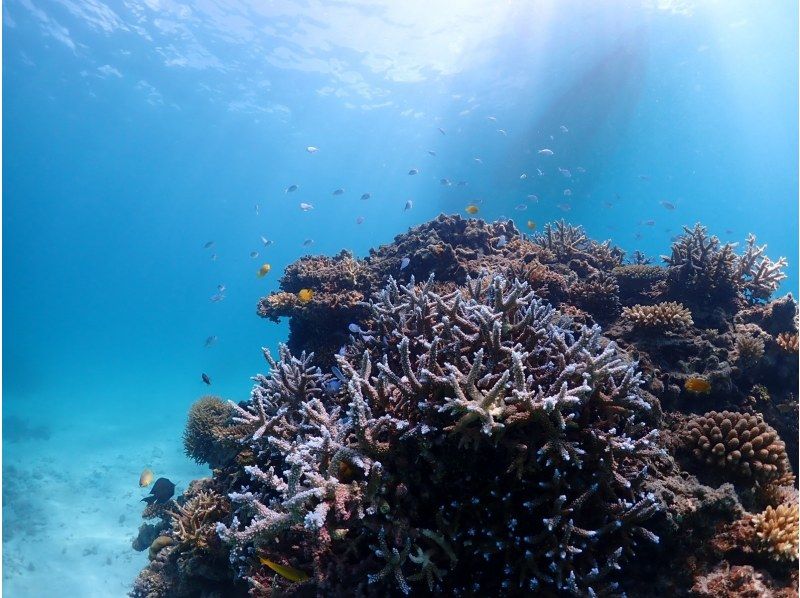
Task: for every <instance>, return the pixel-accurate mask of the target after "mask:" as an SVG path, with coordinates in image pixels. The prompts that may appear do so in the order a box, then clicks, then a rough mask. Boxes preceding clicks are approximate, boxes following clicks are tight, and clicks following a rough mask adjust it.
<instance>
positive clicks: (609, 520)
mask: <svg viewBox="0 0 800 598" xmlns="http://www.w3.org/2000/svg"><path fill="white" fill-rule="evenodd" d="M764 251H765V248H764V247H762V246H757V245H756V243H755V238H754V237H752V236H750V237H749V238H748V239H747V242H746V244H745V245H744V248H743V252H742V253H737V251H736V247H735V246H734V245H731V244H724V245H723V244H721V243H720V241H719V240H718V239H717V238H716V237H714V236H709V235H708V233H707V231H706V229H705V228H704V227H702V226H700V225H696V226H695V227H694V228H687V229H685V234H684V235H682V236H681V237H679V238H678V239H677V241H676V242H675V244H674V245H673V247H672V250H671V254H670V255H669V256H665V257H664V258H663V260H662V261H663V263H664V266H658V265H654V264H653V263H651V261H650V260H649V259H648V258H647V257H645V256H643V255H642V254H640V253H635V254H634V255H633V256H632V257H631V259H629V260H626V259H625V254H624V252H623V251H622V250H621V249H619V248H618V247H615V246H614V245H612V244H611V243H610V242H609V241H606V242H604V243H598V242H596V241H593V240H591V239H589V238H588V237H587V236H586V234H585V233H584V232H583V230H582V229H581V228H580V227H573V226H570V225H569V224H567V223H565V222H563V221H562V222H558V223H555V224H553V225H548V226H546V227H545V228H544V230H543V232H542V233H541V234H540V235H537V236H535V237H532V238H531V237H527V236H524V235H522V234H520V233H519V232H518V231H517V229H516V228H515V227H514V225H513V224H512V223H511V222H508V221H504V222H497V223H493V224H487V223H485V222H482V221H480V220H464V219H462V218H460V217H458V216H454V217H449V216H440V217H439V218H437V219H436V220H434V221H431V222H428V223H426V224H423V225H422V226H419V227H417V228H415V229H412V230H410V231H409V232H408V233H406V234H403V235H400V236H398V237H397V238H396V239H395V240H394V242H393V243H391V244H389V245H386V246H383V247H380V248H378V249H376V250H373V251H372V252H371V253H370V255H369V256H368V257H366V258H365V259H357V258H355V257H353V256H352V255H350V254H348V253H346V252H343V253H341V254H340V255H337V256H335V257H332V258H329V257H322V256H308V257H304V258H301V259H300V260H298V261H297V262H295V263H294V264H292V265H290V266H289V267H288V268H287V269H286V272H285V273H284V275H283V278H282V279H281V282H280V286H281V290H280V291H279V292H275V293H272V294H270V295H269V296H267V297H265V298H263V299H262V300H261V301H260V302H259V305H258V313H259V315H261V316H262V317H264V318H267V319H270V320H277V319H279V318H282V317H287V318H289V320H290V335H289V339H288V344H287V345H281V347H280V349H279V352H278V354H277V355H272V354H271V353H270V352H269V351H267V350H264V355H265V357H266V360H267V363H268V365H269V371H268V373H267V374H264V375H258V376H256V377H255V378H254V380H255V387H254V388H253V391H252V394H251V396H250V399H249V400H247V401H242V402H239V403H235V402H225V401H223V400H221V399H219V398H216V397H204V398H202V399H200V400H199V401H198V402H197V403H196V404H195V405H194V406H193V407H192V409H191V411H190V413H189V421H188V424H187V427H186V431H185V434H184V445H185V447H186V451H187V454H188V455H189V456H190V457H192V458H194V459H195V460H197V461H199V462H203V463H207V464H209V465H210V466H211V467H212V475H211V477H209V478H205V479H201V480H196V481H195V482H193V483H192V484H190V486H189V488H188V489H187V490H186V492H185V493H184V494H183V495H182V496H180V497H178V498H177V499H175V500H170V501H169V502H168V503H167V504H154V505H150V506H148V507H147V508H146V509H145V513H144V516H145V518H146V519H148V520H149V522H147V523H144V524H143V525H142V528H141V529H140V534H139V537H138V538H137V539H136V540H135V542H134V547H135V548H136V549H138V550H145V549H147V550H149V557H150V562H149V565H148V566H147V567H146V568H145V569H144V570H143V571H142V572H141V573H140V575H139V577H138V578H137V579H136V582H135V584H134V588H133V590H132V592H131V595H132V596H136V597H145V596H147V597H160V596H198V595H205V596H248V595H250V596H402V595H443V596H523V595H542V596H622V595H627V596H653V595H670V594H674V595H678V596H681V595H695V596H708V597H711V596H714V597H717V596H787V597H788V596H796V595H797V593H796V587H797V573H796V566H797V556H798V554H797V553H798V541H797V536H798V498H797V497H798V493H797V488H796V481H795V477H794V475H793V471H794V470H796V468H797V465H798V464H797V459H796V455H797V396H796V395H795V394H794V393H795V392H796V384H797V376H798V355H797V345H798V343H797V304H796V303H795V301H794V299H793V298H792V297H791V295H787V296H786V297H784V298H781V299H777V300H774V301H771V302H770V298H771V295H772V294H773V292H774V291H775V290H776V289H777V287H778V284H779V282H780V281H781V279H782V278H783V277H784V275H783V274H782V272H781V269H782V268H783V267H784V266H785V265H786V261H785V260H784V259H783V258H781V259H779V260H777V261H775V262H773V261H771V260H770V259H769V258H768V257H766V256H765V255H764ZM301 291H303V292H304V294H303V295H301V296H299V295H298V293H300V292H301ZM633 565H635V566H633Z"/></svg>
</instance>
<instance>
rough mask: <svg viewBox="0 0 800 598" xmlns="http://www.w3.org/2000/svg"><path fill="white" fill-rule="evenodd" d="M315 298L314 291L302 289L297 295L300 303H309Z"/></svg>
mask: <svg viewBox="0 0 800 598" xmlns="http://www.w3.org/2000/svg"><path fill="white" fill-rule="evenodd" d="M313 298H314V291H312V290H311V289H300V291H299V292H298V293H297V299H298V300H299V301H300V303H308V302H309V301H311V300H312V299H313Z"/></svg>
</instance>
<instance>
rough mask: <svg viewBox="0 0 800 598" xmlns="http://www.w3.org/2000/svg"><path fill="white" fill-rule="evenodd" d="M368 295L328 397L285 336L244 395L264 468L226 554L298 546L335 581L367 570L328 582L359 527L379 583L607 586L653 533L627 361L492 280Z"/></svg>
mask: <svg viewBox="0 0 800 598" xmlns="http://www.w3.org/2000/svg"><path fill="white" fill-rule="evenodd" d="M369 308H370V312H371V319H370V320H371V322H372V323H373V324H372V326H371V328H370V330H369V331H365V333H364V334H363V335H359V337H358V338H356V339H354V342H353V344H351V345H350V346H349V348H348V349H347V351H346V353H345V355H344V356H342V357H340V358H339V366H340V368H341V370H342V372H343V376H344V377H345V379H346V380H347V384H346V386H342V387H341V388H339V389H337V390H336V391H335V392H333V393H331V392H328V391H327V390H326V381H327V379H326V376H323V375H322V374H321V373H320V372H319V371H318V370H314V369H313V368H312V367H311V366H310V361H309V360H310V357H302V358H300V359H297V358H294V357H292V356H291V355H290V354H289V352H288V350H286V349H282V350H281V358H280V360H279V361H277V362H276V361H274V360H273V361H272V362H271V366H272V373H271V375H270V376H269V377H260V378H259V385H258V386H257V387H256V390H255V391H254V394H253V399H252V405H251V406H250V407H249V408H247V409H243V408H241V407H240V408H238V411H239V415H238V417H240V418H241V419H243V420H247V421H252V422H253V424H254V425H256V424H257V425H258V426H259V427H258V430H257V431H256V433H255V434H254V436H253V441H254V442H255V443H257V445H258V447H259V455H260V456H259V464H258V465H255V466H251V467H246V468H245V471H246V472H247V473H248V474H249V476H250V479H251V482H250V484H248V487H247V489H246V490H245V491H242V492H234V493H231V495H230V498H231V500H232V502H233V503H234V504H235V505H238V507H237V510H236V516H235V518H234V519H233V522H232V523H231V525H230V526H225V525H220V526H219V527H218V531H219V533H220V535H221V536H222V537H223V538H224V539H225V540H226V541H228V542H229V543H231V545H232V546H233V547H234V549H235V550H237V551H240V550H242V549H243V548H244V547H246V546H247V545H250V544H252V545H255V546H256V547H259V546H263V547H274V546H275V543H276V542H277V543H279V544H280V545H284V546H292V545H294V546H306V547H307V548H304V549H301V550H300V552H299V553H297V552H296V551H295V556H296V557H297V558H299V559H301V560H302V559H305V564H302V566H301V567H300V568H301V569H304V570H311V569H313V570H314V572H315V573H314V575H313V576H312V578H313V579H314V583H315V584H317V586H318V588H319V591H329V592H333V593H336V592H337V591H342V590H343V588H345V587H355V586H356V585H358V583H359V578H358V569H353V570H352V571H350V572H349V576H348V577H340V576H342V575H344V573H343V572H341V571H340V572H339V574H338V576H337V577H336V578H332V577H326V576H324V572H325V571H327V570H328V568H329V567H330V566H331V562H334V561H337V560H338V559H341V558H344V557H343V556H342V555H341V554H340V551H341V550H342V540H341V539H342V538H346V537H364V538H369V539H370V541H371V543H372V544H371V545H372V546H373V547H374V549H373V550H372V551H371V552H368V553H366V554H365V553H361V554H360V556H358V561H359V562H360V563H362V566H363V567H365V568H366V571H364V573H363V575H364V577H363V578H362V579H366V581H368V582H369V584H371V585H372V586H375V587H376V588H377V589H378V590H379V591H381V592H385V591H387V590H388V588H391V587H395V588H396V589H398V590H400V591H401V592H404V593H407V592H410V591H412V589H413V588H416V587H418V588H420V589H421V588H422V587H427V589H428V590H430V591H434V590H435V591H450V592H455V593H457V594H459V593H464V592H469V591H475V589H476V588H480V589H482V590H484V591H487V592H495V591H529V590H531V589H533V588H549V589H552V590H558V591H563V592H567V593H572V594H575V595H582V594H585V593H586V592H589V593H591V592H593V591H594V592H601V591H607V590H610V589H612V588H613V587H615V582H614V578H615V577H616V575H615V573H614V572H615V571H616V569H617V568H619V567H621V566H622V565H623V563H624V561H625V560H626V558H628V556H629V555H630V553H631V550H632V549H633V547H634V546H635V545H636V544H637V543H638V542H640V541H650V542H652V541H655V540H656V538H655V536H654V535H653V534H652V533H651V532H649V531H647V530H646V529H645V528H644V527H642V523H643V522H645V521H647V520H648V518H649V517H650V516H651V515H652V513H653V512H654V510H655V503H654V502H653V500H652V499H651V498H650V497H648V496H646V495H645V494H644V493H643V492H642V491H641V490H640V489H639V486H640V483H641V480H642V479H643V478H642V476H643V475H644V473H645V468H644V463H643V461H642V459H643V458H644V455H646V454H648V451H651V450H654V449H653V448H652V444H651V443H652V440H653V436H652V435H651V434H648V431H649V430H648V428H647V427H646V426H644V425H643V424H642V422H641V421H640V417H641V414H642V413H643V412H646V411H647V409H648V407H649V405H648V403H646V402H645V401H644V400H643V398H642V396H641V395H640V391H639V390H638V385H639V376H638V374H637V373H636V370H635V369H634V367H633V365H632V364H631V363H629V362H627V361H626V360H625V359H624V358H623V357H622V356H621V355H620V354H619V353H618V352H617V350H616V347H615V346H614V344H613V343H610V344H609V343H606V342H605V341H603V339H602V337H601V336H600V331H599V329H598V328H592V329H587V328H584V327H581V326H577V325H573V324H572V323H571V322H570V321H569V320H568V319H566V318H564V317H563V316H561V315H560V314H559V313H558V312H557V311H555V310H554V309H553V308H551V307H549V306H548V305H546V304H544V303H542V302H541V301H539V300H537V299H536V298H535V297H534V296H533V295H532V293H531V292H530V290H529V288H528V286H527V285H526V284H524V283H513V284H512V283H509V282H507V281H505V280H503V279H502V278H494V279H490V278H481V279H476V280H470V281H468V284H467V287H466V288H463V289H460V290H457V291H455V292H452V293H449V294H445V295H441V294H438V293H436V292H434V290H433V282H432V280H429V281H428V282H427V283H426V284H424V285H414V284H409V285H407V286H399V285H397V284H396V283H395V282H394V281H391V280H390V282H389V285H388V286H387V287H386V288H385V289H384V290H383V291H382V292H381V293H380V294H379V295H377V296H376V298H375V299H373V300H372V301H371V302H370V304H369ZM301 389H302V390H301ZM345 410H346V412H345ZM461 446H471V447H472V452H471V453H464V451H463V449H460V448H459V447H461ZM534 488H538V491H537V493H536V494H537V495H538V497H537V498H532V494H531V492H532V490H533V489H534ZM509 518H510V519H512V520H513V523H512V524H509V523H508V520H509ZM337 538H338V539H339V540H337ZM464 545H466V546H470V548H469V550H467V551H461V552H460V553H459V554H458V556H456V553H454V552H453V548H451V547H456V546H464ZM352 548H353V546H352V545H351V546H350V549H352ZM312 555H313V557H312ZM299 564H301V563H299ZM498 571H502V572H503V573H502V575H500V576H498V575H497V572H498ZM465 576H466V577H465ZM465 579H466V580H469V581H468V582H467V583H466V585H465ZM342 584H343V585H342ZM418 584H419V585H418ZM380 588H383V589H380ZM514 588H516V590H514Z"/></svg>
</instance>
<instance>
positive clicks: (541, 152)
mask: <svg viewBox="0 0 800 598" xmlns="http://www.w3.org/2000/svg"><path fill="white" fill-rule="evenodd" d="M539 155H540V156H552V155H553V150H551V149H549V148H544V149H540V150H539Z"/></svg>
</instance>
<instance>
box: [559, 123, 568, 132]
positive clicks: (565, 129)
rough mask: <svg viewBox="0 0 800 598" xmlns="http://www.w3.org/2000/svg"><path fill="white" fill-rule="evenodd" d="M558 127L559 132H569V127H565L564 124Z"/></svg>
mask: <svg viewBox="0 0 800 598" xmlns="http://www.w3.org/2000/svg"><path fill="white" fill-rule="evenodd" d="M558 128H559V129H561V132H562V133H569V129H568V128H567V127H565V126H564V125H561V126H560V127H558Z"/></svg>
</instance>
